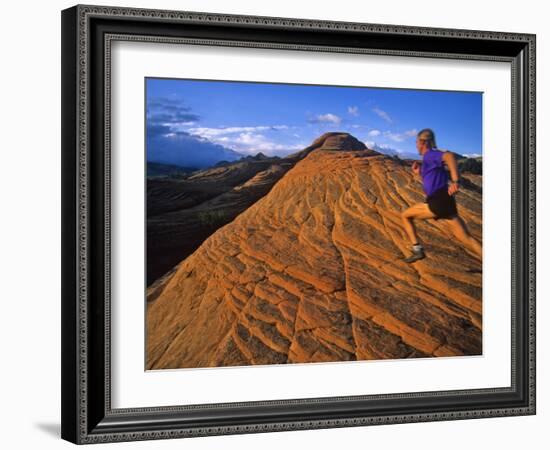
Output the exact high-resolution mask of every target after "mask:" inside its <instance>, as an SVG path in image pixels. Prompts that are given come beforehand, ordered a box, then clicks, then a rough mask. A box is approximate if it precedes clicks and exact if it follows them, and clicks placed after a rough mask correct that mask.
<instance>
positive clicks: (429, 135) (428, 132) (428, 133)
mask: <svg viewBox="0 0 550 450" xmlns="http://www.w3.org/2000/svg"><path fill="white" fill-rule="evenodd" d="M416 137H418V138H420V137H422V139H425V140H426V141H428V142H429V143H430V147H436V144H435V133H434V132H433V130H432V129H431V128H424V129H422V130H420V131H419V132H418V134H417V135H416Z"/></svg>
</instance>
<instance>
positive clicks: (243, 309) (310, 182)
mask: <svg viewBox="0 0 550 450" xmlns="http://www.w3.org/2000/svg"><path fill="white" fill-rule="evenodd" d="M306 150H307V151H306ZM302 152H304V153H302V154H298V153H300V152H298V153H297V154H295V155H294V157H295V158H297V159H298V162H297V163H296V164H295V165H294V166H293V167H292V168H291V169H290V170H288V171H287V172H286V173H285V174H284V175H283V176H282V178H280V179H279V181H277V183H276V184H275V185H274V186H273V187H272V188H271V190H270V191H269V193H267V194H266V195H265V196H264V197H262V198H261V199H260V200H258V201H256V202H255V203H254V204H253V205H252V206H250V207H249V208H248V209H246V210H245V211H244V212H242V213H241V214H239V215H238V216H237V217H236V218H235V219H234V220H232V221H231V222H230V223H228V224H226V225H224V226H222V227H221V228H219V229H218V230H217V231H216V232H214V233H213V234H212V235H211V236H209V237H208V238H207V239H206V240H205V241H204V242H203V243H202V244H201V245H200V247H199V248H198V249H197V250H196V251H194V252H193V253H192V254H191V255H189V256H188V257H187V258H185V259H184V260H183V261H181V263H179V264H178V265H177V266H176V267H175V268H174V270H173V271H172V272H171V273H169V274H167V275H166V276H165V277H164V278H163V279H162V280H161V281H160V282H159V283H158V284H157V285H156V286H155V287H154V288H151V289H149V291H148V302H147V314H146V367H147V369H165V368H186V367H211V366H230V365H250V364H284V363H305V362H320V361H347V360H365V359H388V358H390V359H396V358H416V357H434V356H454V355H479V354H481V351H482V347H481V344H482V339H481V337H482V332H481V331H482V301H481V292H482V291H481V280H482V277H481V263H480V262H479V261H478V260H477V259H476V258H475V257H474V256H473V255H472V254H470V253H469V252H468V251H466V250H464V249H463V248H462V247H461V246H460V245H459V244H457V243H456V242H455V241H454V240H453V239H452V238H451V236H450V234H449V233H448V231H447V230H446V229H445V227H444V224H443V223H441V221H425V222H422V221H421V222H419V223H418V227H417V228H418V232H419V235H420V237H421V240H422V242H423V243H424V245H425V248H426V252H427V255H428V257H427V258H426V259H424V260H421V261H418V262H416V263H414V264H412V265H409V264H406V263H404V262H402V261H400V260H399V259H400V258H402V257H403V256H404V255H405V254H407V249H408V247H409V243H408V241H407V239H406V236H405V234H404V231H403V229H402V227H401V218H400V212H401V211H402V210H404V209H405V208H406V207H407V206H409V205H411V204H413V203H416V202H419V201H423V200H424V198H423V194H422V190H421V185H420V183H419V182H418V181H417V180H414V179H413V177H412V174H411V171H410V168H409V167H408V163H406V162H403V161H398V160H396V159H393V158H391V157H388V156H385V155H382V154H380V153H377V152H375V151H372V150H368V149H366V147H365V146H364V145H363V144H362V143H360V142H359V141H357V140H356V139H355V138H353V137H352V136H350V135H348V134H345V133H328V134H326V135H323V136H321V137H320V138H319V139H318V140H317V141H316V142H315V143H314V144H313V145H312V146H310V147H308V149H304V151H302ZM469 179H470V183H469V184H468V186H467V187H465V188H464V189H463V190H462V191H461V192H459V193H458V194H457V203H458V208H459V212H460V214H461V215H462V217H463V218H464V219H465V221H466V222H467V223H468V226H469V228H470V231H471V232H472V234H473V235H474V236H475V237H476V238H477V239H479V240H481V231H482V228H481V178H480V177H479V176H471V177H469Z"/></svg>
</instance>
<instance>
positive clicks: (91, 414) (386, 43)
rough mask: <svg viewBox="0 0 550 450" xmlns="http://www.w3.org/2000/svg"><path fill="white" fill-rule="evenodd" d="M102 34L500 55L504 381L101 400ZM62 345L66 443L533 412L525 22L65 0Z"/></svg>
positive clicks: (105, 100)
mask: <svg viewBox="0 0 550 450" xmlns="http://www.w3.org/2000/svg"><path fill="white" fill-rule="evenodd" d="M114 40H134V41H135V40H141V41H146V42H158V43H178V42H185V43H193V44H198V45H225V46H243V47H256V48H266V49H270V48H277V49H294V50H296V49H298V50H304V51H308V50H315V51H327V52H348V53H364V54H382V55H400V56H416V57H435V58H450V59H475V60H485V61H507V62H510V63H511V67H512V93H511V95H512V117H511V124H512V143H511V144H512V159H513V161H512V173H511V177H512V192H511V196H512V211H511V220H512V235H513V236H512V297H513V298H512V342H511V349H512V355H511V356H512V358H511V361H512V373H511V380H512V383H511V386H509V387H506V388H491V389H475V390H467V391H466V390H455V391H434V392H422V393H405V394H388V395H364V396H354V397H327V398H314V399H311V398H308V399H288V400H278V401H262V402H245V403H225V404H222V403H220V404H213V405H181V406H171V407H147V408H135V409H113V408H112V407H111V391H110V388H111V384H110V379H111V378H110V377H111V354H110V327H111V323H110V265H109V264H110V243H111V242H110V228H109V226H110V224H109V218H110V202H109V186H110V176H111V173H110V166H109V162H110V139H109V138H110V134H109V133H110V116H109V112H110V109H109V108H110V103H109V101H110V45H111V43H112V42H113V41H114ZM61 350H62V380H61V381H62V399H61V408H62V438H63V439H66V440H68V441H71V442H74V443H77V444H86V443H99V442H112V441H133V440H143V439H167V438H176V437H191V436H206V435H218V434H237V433H255V432H268V431H283V430H299V429H313V428H329V427H348V426H363V425H374V424H389V423H403V422H423V421H439V420H454V419H469V418H486V417H497V416H513V415H531V414H535V35H532V34H515V33H504V32H488V31H473V30H457V29H439V28H437V29H436V28H421V27H408V26H396V25H381V24H368V23H351V22H336V21H318V20H304V19H290V18H275V17H258V16H238V15H226V14H210V13H208V14H207V13H201V12H184V11H160V10H147V9H129V8H119V7H99V6H82V5H78V6H75V7H72V8H69V9H66V10H64V11H63V12H62V349H61Z"/></svg>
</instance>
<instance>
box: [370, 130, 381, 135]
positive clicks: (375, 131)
mask: <svg viewBox="0 0 550 450" xmlns="http://www.w3.org/2000/svg"><path fill="white" fill-rule="evenodd" d="M381 134H382V132H381V131H380V130H370V131H369V136H372V137H375V136H380V135H381Z"/></svg>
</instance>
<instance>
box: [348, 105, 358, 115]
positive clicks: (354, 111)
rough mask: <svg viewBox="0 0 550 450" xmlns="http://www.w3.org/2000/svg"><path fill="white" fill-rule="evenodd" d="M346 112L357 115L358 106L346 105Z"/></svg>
mask: <svg viewBox="0 0 550 450" xmlns="http://www.w3.org/2000/svg"><path fill="white" fill-rule="evenodd" d="M348 114H350V115H352V116H355V117H357V116H358V115H359V107H358V106H348Z"/></svg>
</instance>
